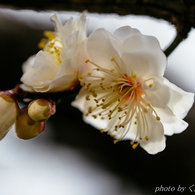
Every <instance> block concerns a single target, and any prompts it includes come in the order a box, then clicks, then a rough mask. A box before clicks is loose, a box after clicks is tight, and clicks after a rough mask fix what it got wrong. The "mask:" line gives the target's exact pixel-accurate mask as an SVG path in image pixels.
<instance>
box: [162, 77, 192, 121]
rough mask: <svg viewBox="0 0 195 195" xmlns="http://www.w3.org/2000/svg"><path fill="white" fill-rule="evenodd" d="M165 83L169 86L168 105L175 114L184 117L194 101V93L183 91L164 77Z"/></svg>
mask: <svg viewBox="0 0 195 195" xmlns="http://www.w3.org/2000/svg"><path fill="white" fill-rule="evenodd" d="M165 84H166V85H167V86H169V88H170V100H169V103H168V107H169V108H170V109H171V110H172V112H173V113H174V114H175V115H176V116H178V117H180V118H184V117H185V116H186V115H187V113H188V111H189V110H190V108H191V107H192V105H193V103H194V94H193V93H189V92H185V91H184V90H182V89H181V88H179V87H177V86H176V85H174V84H173V83H171V82H169V81H168V80H167V79H165Z"/></svg>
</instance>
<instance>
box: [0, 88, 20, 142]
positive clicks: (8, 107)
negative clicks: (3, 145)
mask: <svg viewBox="0 0 195 195" xmlns="http://www.w3.org/2000/svg"><path fill="white" fill-rule="evenodd" d="M17 114H18V106H17V103H16V100H15V99H14V96H13V94H12V93H11V92H8V91H0V140H1V139H3V138H4V137H5V135H6V134H7V132H8V131H9V130H10V129H11V127H12V126H13V124H14V123H15V121H16V117H17Z"/></svg>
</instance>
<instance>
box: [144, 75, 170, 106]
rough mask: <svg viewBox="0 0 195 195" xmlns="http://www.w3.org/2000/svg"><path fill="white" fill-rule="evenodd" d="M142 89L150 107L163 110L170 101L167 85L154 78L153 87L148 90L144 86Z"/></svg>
mask: <svg viewBox="0 0 195 195" xmlns="http://www.w3.org/2000/svg"><path fill="white" fill-rule="evenodd" d="M143 86H145V85H143ZM153 88H154V89H153ZM144 89H145V90H144V92H145V93H146V94H147V98H148V100H149V101H150V102H151V104H152V106H154V107H158V108H165V107H166V106H167V104H168V102H169V99H170V90H169V87H168V86H167V85H165V84H164V83H162V82H161V81H160V80H158V79H157V78H156V79H155V84H154V86H153V87H151V88H149V87H146V86H145V87H144Z"/></svg>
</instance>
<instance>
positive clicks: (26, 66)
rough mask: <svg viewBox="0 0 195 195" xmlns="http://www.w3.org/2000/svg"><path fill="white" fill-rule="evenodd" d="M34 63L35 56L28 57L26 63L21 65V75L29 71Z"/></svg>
mask: <svg viewBox="0 0 195 195" xmlns="http://www.w3.org/2000/svg"><path fill="white" fill-rule="evenodd" d="M34 61H35V55H32V56H30V57H29V58H28V59H27V60H26V62H24V63H23V65H22V71H23V73H25V72H27V71H28V70H30V68H31V67H32V65H33V63H34Z"/></svg>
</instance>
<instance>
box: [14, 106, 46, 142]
mask: <svg viewBox="0 0 195 195" xmlns="http://www.w3.org/2000/svg"><path fill="white" fill-rule="evenodd" d="M44 126H45V122H35V121H33V120H32V119H31V118H30V117H29V115H28V110H27V108H24V109H22V110H20V112H19V115H18V117H17V120H16V123H15V130H16V134H17V136H18V137H19V138H20V139H31V138H33V137H36V136H37V135H39V134H40V133H41V132H43V130H44Z"/></svg>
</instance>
